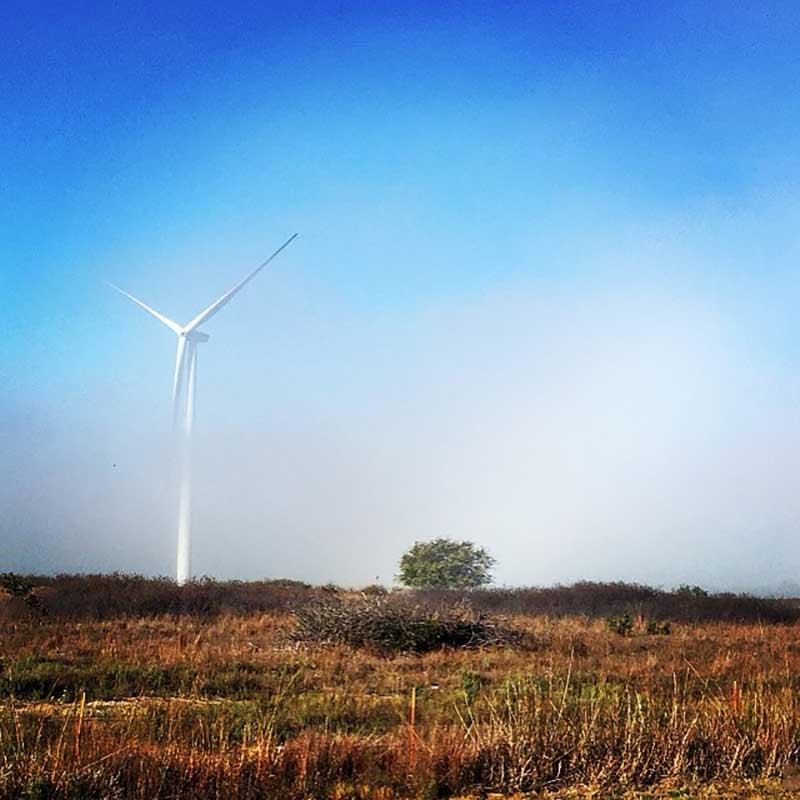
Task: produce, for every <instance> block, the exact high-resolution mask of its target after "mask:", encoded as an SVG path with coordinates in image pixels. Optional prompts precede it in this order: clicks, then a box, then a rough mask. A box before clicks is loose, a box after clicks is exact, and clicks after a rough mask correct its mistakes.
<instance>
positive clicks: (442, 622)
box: [293, 596, 535, 653]
mask: <svg viewBox="0 0 800 800" xmlns="http://www.w3.org/2000/svg"><path fill="white" fill-rule="evenodd" d="M296 617H297V627H296V629H295V631H294V632H293V638H294V640H295V641H297V642H316V643H319V644H346V645H349V646H351V647H357V648H368V649H371V650H374V651H376V652H379V653H393V652H409V653H427V652H430V651H432V650H439V649H441V648H443V647H458V648H467V649H475V648H479V647H497V646H508V647H522V646H525V647H532V646H534V644H535V643H534V640H533V638H532V637H531V636H530V635H527V634H526V633H525V632H524V631H521V630H517V629H515V628H513V627H512V626H510V625H509V624H508V623H507V622H506V621H505V620H502V619H496V618H494V617H491V616H489V615H487V614H485V613H482V612H480V611H474V610H473V609H472V608H470V606H469V605H468V604H467V603H464V602H460V603H458V604H456V605H454V606H449V607H448V606H445V607H441V608H430V607H425V606H421V605H420V604H419V603H415V602H414V601H413V600H411V599H409V598H407V597H404V596H400V597H392V596H389V597H370V596H362V597H356V598H342V597H336V596H333V597H326V598H323V599H320V600H317V601H315V602H312V603H308V604H307V605H304V606H303V607H302V608H300V609H299V610H298V611H297V612H296Z"/></svg>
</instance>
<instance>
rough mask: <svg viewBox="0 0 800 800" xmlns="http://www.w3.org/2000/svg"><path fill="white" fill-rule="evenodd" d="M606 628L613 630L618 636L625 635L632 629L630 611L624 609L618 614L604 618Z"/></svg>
mask: <svg viewBox="0 0 800 800" xmlns="http://www.w3.org/2000/svg"><path fill="white" fill-rule="evenodd" d="M606 625H608V629H609V630H611V631H614V633H616V634H618V635H619V636H627V635H628V634H629V633H630V632H631V631H632V630H633V617H631V615H630V612H628V611H626V612H625V613H623V614H618V615H617V616H615V617H609V618H608V619H607V620H606Z"/></svg>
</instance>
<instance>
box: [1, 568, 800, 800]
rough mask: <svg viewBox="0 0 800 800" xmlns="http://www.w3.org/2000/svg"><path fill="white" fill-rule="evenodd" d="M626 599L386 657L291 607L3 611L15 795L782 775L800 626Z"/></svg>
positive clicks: (425, 791) (792, 751) (493, 787)
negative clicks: (319, 640) (519, 637)
mask: <svg viewBox="0 0 800 800" xmlns="http://www.w3.org/2000/svg"><path fill="white" fill-rule="evenodd" d="M75 580H77V579H75ZM241 586H242V587H245V588H243V589H242V595H241V596H245V597H246V596H248V591H249V589H248V588H247V587H246V585H244V584H243V585H241ZM51 589H52V584H51ZM216 591H218V590H216ZM286 591H310V590H304V589H300V588H298V587H293V588H292V587H289V588H287V589H286ZM314 591H315V592H317V593H318V595H321V594H322V590H314ZM697 599H698V600H702V599H703V598H697ZM46 600H47V602H48V603H52V594H51V595H48V596H47V598H46ZM427 601H428V602H431V603H432V602H434V598H428V599H427ZM114 602H118V603H119V604H123V601H114ZM436 602H442V598H441V597H439V598H437V599H436ZM112 605H113V603H112ZM598 605H600V604H598ZM630 612H631V613H632V615H633V617H634V624H633V627H632V630H631V631H630V632H629V633H627V634H626V635H624V636H621V635H618V634H616V633H615V632H614V631H613V630H610V629H609V628H608V626H607V625H606V623H605V620H603V619H591V618H590V617H588V616H585V615H584V616H563V617H560V618H555V617H548V616H542V615H539V616H534V615H529V614H527V615H523V614H515V615H513V617H512V619H511V621H510V624H511V625H512V626H513V628H514V629H515V630H522V631H525V632H526V634H527V635H528V636H530V637H532V639H533V640H534V641H535V642H536V643H537V646H536V647H535V648H533V649H531V648H527V649H521V648H515V647H508V646H492V647H485V648H480V649H477V650H472V649H470V650H467V649H460V648H442V649H437V650H434V651H431V652H427V653H423V654H411V653H395V654H393V655H387V654H386V653H375V652H372V651H370V650H363V649H354V648H352V647H349V646H345V645H325V644H316V643H312V644H298V643H297V642H295V641H293V635H292V634H293V631H294V625H295V621H294V618H293V617H292V616H291V615H289V614H287V613H285V612H284V611H283V610H278V611H273V612H270V613H259V612H248V613H233V612H223V611H217V612H216V613H215V614H214V615H212V616H208V615H207V614H206V613H205V612H204V613H201V614H197V615H194V616H192V615H188V614H177V613H172V614H161V615H154V616H149V617H133V616H127V617H126V616H117V617H114V618H105V617H106V615H105V613H103V614H97V615H96V616H95V618H91V616H92V615H91V614H85V615H84V617H83V618H82V619H74V620H73V621H71V622H66V621H64V618H65V616H68V615H65V614H64V613H63V611H59V610H58V608H55V607H52V606H51V610H50V613H49V615H48V616H46V617H42V618H36V619H34V618H31V619H25V620H21V621H16V622H5V623H2V624H0V643H1V645H0V646H1V648H2V650H1V651H0V657H1V658H2V671H1V672H0V702H2V708H0V798H2V799H3V800H5V799H6V798H9V800H10V798H15V800H16V798H28V799H29V800H31V799H32V798H54V800H58V798H86V799H87V800H91V798H167V797H169V798H204V797H219V796H224V797H225V798H226V799H229V800H237V798H241V799H244V798H278V797H280V798H288V799H289V800H291V798H297V799H298V800H299V799H300V798H326V797H330V798H335V797H338V798H359V797H360V798H365V799H366V798H384V800H390V799H392V798H410V797H422V798H433V797H447V796H459V795H463V796H466V795H472V796H485V794H486V793H487V792H496V793H502V794H507V795H513V794H514V793H529V792H533V791H545V792H546V791H552V792H554V793H557V795H556V794H554V796H559V797H567V796H572V795H570V794H569V792H571V791H573V790H574V791H576V792H578V791H588V790H586V789H580V787H595V788H597V787H601V788H602V787H605V788H606V789H612V788H613V790H614V791H615V792H617V791H619V792H622V791H623V790H628V789H629V790H631V791H633V790H634V789H636V788H637V787H638V788H640V789H641V788H642V787H654V786H663V785H666V786H668V787H669V792H670V793H671V794H670V795H669V796H673V797H688V796H690V795H687V794H681V792H680V789H679V788H678V787H680V786H682V785H687V784H691V785H699V786H700V787H701V789H699V790H698V791H700V792H702V794H703V796H711V794H713V792H712V788H713V787H714V786H716V785H717V782H720V781H721V782H723V783H724V784H725V785H728V786H729V785H730V784H731V782H735V786H736V787H738V788H736V790H735V791H733V795H736V796H753V797H755V796H766V795H763V794H759V791H760V790H758V788H757V787H756V788H754V786H753V784H751V783H747V782H748V781H767V783H766V784H764V785H765V786H767V787H772V788H774V789H775V791H777V788H775V787H777V786H778V783H777V780H775V779H776V778H777V777H778V776H779V775H780V774H781V772H782V771H783V769H784V767H785V766H786V765H787V763H790V762H791V761H793V760H795V759H796V758H797V756H798V752H799V750H800V694H798V691H799V690H800V629H798V628H797V627H796V625H795V624H783V623H780V624H772V625H768V624H764V623H763V622H748V623H742V622H739V623H729V622H692V623H686V622H680V621H677V622H676V621H675V620H674V619H673V624H672V627H671V632H670V633H668V634H661V635H651V634H650V633H648V622H649V621H650V620H649V618H648V617H647V616H646V615H644V614H642V613H641V610H640V609H638V608H635V607H634V608H631V609H630ZM75 616H77V615H75ZM98 617H101V618H98ZM412 707H413V717H412V715H411V709H412ZM412 719H413V724H412V722H411V720H412ZM769 781H772V783H769ZM720 785H721V784H720ZM703 787H705V788H703ZM648 791H650V792H653V791H654V790H653V789H652V788H651V789H648ZM587 796H588V795H587ZM603 796H606V795H603ZM620 796H621V795H620ZM652 796H656V795H652ZM665 796H666V795H665ZM691 796H694V795H691ZM727 796H732V794H730V793H729V794H728V795H727ZM769 796H777V795H772V794H770V795H769Z"/></svg>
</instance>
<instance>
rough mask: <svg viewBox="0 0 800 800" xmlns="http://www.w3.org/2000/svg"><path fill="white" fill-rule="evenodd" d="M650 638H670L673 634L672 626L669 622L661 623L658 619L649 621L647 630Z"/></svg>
mask: <svg viewBox="0 0 800 800" xmlns="http://www.w3.org/2000/svg"><path fill="white" fill-rule="evenodd" d="M645 630H646V631H647V634H648V636H669V634H670V633H672V626H671V625H670V624H669V622H659V621H658V620H657V619H649V620H647V627H646V628H645Z"/></svg>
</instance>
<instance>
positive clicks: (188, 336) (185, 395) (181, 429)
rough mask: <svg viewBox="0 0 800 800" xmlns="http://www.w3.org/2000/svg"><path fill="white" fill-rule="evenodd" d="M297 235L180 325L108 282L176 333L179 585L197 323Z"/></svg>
mask: <svg viewBox="0 0 800 800" xmlns="http://www.w3.org/2000/svg"><path fill="white" fill-rule="evenodd" d="M295 238H297V234H296V233H295V234H294V235H293V236H291V237H290V238H289V239H288V240H287V241H285V242H284V243H283V244H282V245H281V246H280V247H279V248H278V249H277V250H276V251H275V252H274V253H273V254H272V255H271V256H270V257H269V258H268V259H267V260H266V261H265V262H264V263H263V264H261V265H260V266H258V267H256V268H255V269H254V270H253V271H252V272H251V273H250V274H249V275H247V276H246V277H245V278H243V279H242V280H241V281H239V283H237V284H236V286H234V287H233V288H232V289H229V290H228V291H227V292H225V294H224V295H222V297H220V298H219V300H215V301H214V302H213V303H212V304H211V305H210V306H209V307H208V308H207V309H205V310H204V311H201V312H200V313H199V314H198V315H197V316H196V317H195V318H194V319H192V320H191V321H190V322H187V323H186V325H179V324H178V323H177V322H173V321H172V320H171V319H168V318H167V317H165V316H164V315H163V314H160V313H159V312H158V311H156V310H155V309H153V308H150V306H148V305H146V304H145V303H143V302H142V301H141V300H139V299H138V298H136V297H134V296H133V295H132V294H128V292H126V291H123V290H122V289H120V288H119V287H118V286H114V284H113V283H110V284H108V285H109V286H111V288H112V289H116V290H117V291H118V292H120V294H123V295H125V297H127V298H128V299H129V300H132V301H133V302H134V303H136V305H137V306H139V307H140V308H143V309H144V310H145V311H147V312H148V313H149V314H152V315H153V316H154V317H155V318H156V319H157V320H159V321H160V322H163V323H164V325H166V326H167V327H168V328H169V329H170V330H172V331H173V333H174V334H175V335H176V336H177V337H178V350H177V354H176V356H175V376H174V378H173V381H172V422H173V426H174V428H175V431H176V434H177V436H178V443H179V448H180V454H179V464H180V476H179V486H180V489H179V492H180V494H179V500H178V566H177V570H176V579H177V582H178V585H180V586H182V585H183V584H184V583H186V581H187V580H188V579H189V577H190V575H191V572H190V567H189V561H190V554H191V525H192V459H191V444H192V425H193V423H194V393H195V385H196V383H197V345H198V344H199V343H200V342H207V341H208V339H209V336H208V334H207V333H203V332H202V331H200V330H198V328H199V326H200V325H202V324H203V323H204V322H207V321H208V320H210V319H211V317H213V316H214V315H215V314H216V313H217V312H218V311H219V310H220V309H221V308H222V307H223V306H224V305H226V304H227V303H228V302H229V301H230V300H231V299H232V298H233V296H234V295H235V294H236V293H237V292H239V291H240V290H241V289H242V288H244V286H245V284H246V283H249V282H250V281H251V280H252V279H253V278H255V276H256V275H258V273H259V272H261V270H262V269H264V267H266V266H267V264H269V262H270V261H272V259H273V258H275V256H277V255H278V253H280V252H281V250H283V249H284V248H285V247H288V245H289V244H290V243H291V242H292V241H293V240H294V239H295Z"/></svg>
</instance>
